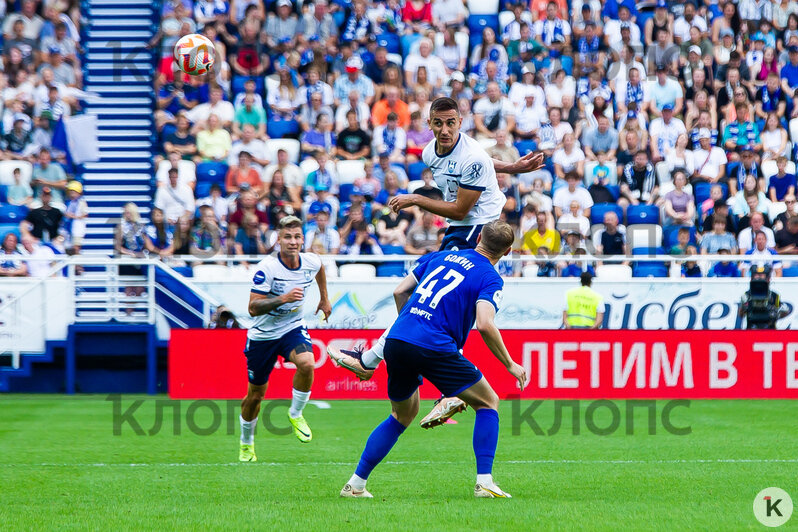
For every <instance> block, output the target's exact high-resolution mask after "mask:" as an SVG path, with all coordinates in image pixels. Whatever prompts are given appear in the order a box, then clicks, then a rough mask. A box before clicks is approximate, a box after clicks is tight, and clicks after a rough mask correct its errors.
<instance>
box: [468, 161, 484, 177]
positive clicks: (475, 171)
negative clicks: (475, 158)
mask: <svg viewBox="0 0 798 532" xmlns="http://www.w3.org/2000/svg"><path fill="white" fill-rule="evenodd" d="M484 170H485V166H484V165H483V164H482V163H474V164H472V165H471V175H472V176H473V177H482V172H483V171H484Z"/></svg>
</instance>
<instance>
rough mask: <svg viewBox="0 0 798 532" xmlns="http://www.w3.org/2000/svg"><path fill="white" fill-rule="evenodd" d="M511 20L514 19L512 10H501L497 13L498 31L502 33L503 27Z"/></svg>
mask: <svg viewBox="0 0 798 532" xmlns="http://www.w3.org/2000/svg"><path fill="white" fill-rule="evenodd" d="M513 20H515V13H513V12H512V11H502V12H500V13H499V32H500V33H503V32H504V28H506V27H507V26H508V25H509V24H510V23H511V22H512V21H513Z"/></svg>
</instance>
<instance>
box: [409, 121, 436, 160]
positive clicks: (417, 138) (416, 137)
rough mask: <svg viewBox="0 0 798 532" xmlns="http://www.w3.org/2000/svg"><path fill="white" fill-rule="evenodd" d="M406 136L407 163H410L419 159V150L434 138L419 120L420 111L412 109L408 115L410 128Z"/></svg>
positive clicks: (422, 149)
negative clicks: (411, 112)
mask: <svg viewBox="0 0 798 532" xmlns="http://www.w3.org/2000/svg"><path fill="white" fill-rule="evenodd" d="M406 137H407V164H412V163H415V162H418V161H419V160H421V152H422V151H424V147H425V146H426V145H427V144H428V143H429V142H430V141H431V140H432V139H433V138H434V136H433V134H432V131H430V129H429V128H428V127H427V125H426V124H425V123H424V122H423V121H422V120H421V113H420V112H419V111H414V112H413V114H412V115H410V130H409V131H408V132H407V134H406Z"/></svg>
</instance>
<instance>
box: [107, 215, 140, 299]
mask: <svg viewBox="0 0 798 532" xmlns="http://www.w3.org/2000/svg"><path fill="white" fill-rule="evenodd" d="M145 249H146V248H145V241H144V225H143V224H142V223H141V218H140V217H139V209H138V207H137V206H136V204H135V203H133V202H129V203H126V204H125V207H124V209H123V211H122V218H121V219H120V220H119V225H117V226H116V229H115V231H114V251H115V254H116V256H117V257H130V258H141V257H144V251H145ZM140 271H141V269H140V268H137V267H135V266H120V267H119V273H120V275H139V272H140ZM139 288H140V289H139V290H133V289H132V288H128V289H126V290H125V292H126V294H127V295H128V296H130V295H134V294H135V292H136V291H138V293H139V294H140V293H141V292H142V291H143V287H139Z"/></svg>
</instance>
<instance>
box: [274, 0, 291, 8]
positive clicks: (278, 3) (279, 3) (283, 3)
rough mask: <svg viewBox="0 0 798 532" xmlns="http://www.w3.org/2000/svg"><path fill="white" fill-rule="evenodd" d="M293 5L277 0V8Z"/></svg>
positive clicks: (284, 0)
mask: <svg viewBox="0 0 798 532" xmlns="http://www.w3.org/2000/svg"><path fill="white" fill-rule="evenodd" d="M293 5H294V4H292V3H291V0H277V7H283V6H288V7H291V6H293Z"/></svg>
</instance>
